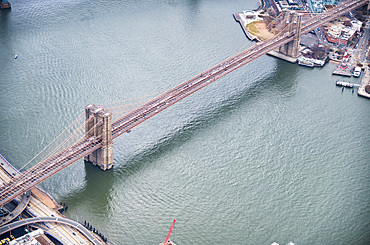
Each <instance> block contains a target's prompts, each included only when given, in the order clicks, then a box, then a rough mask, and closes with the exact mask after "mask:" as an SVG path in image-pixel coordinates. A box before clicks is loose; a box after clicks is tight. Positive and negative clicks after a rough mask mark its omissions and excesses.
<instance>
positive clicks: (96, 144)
mask: <svg viewBox="0 0 370 245" xmlns="http://www.w3.org/2000/svg"><path fill="white" fill-rule="evenodd" d="M368 1H369V0H348V1H346V2H344V3H342V4H341V5H339V6H337V7H335V8H332V9H330V10H328V11H327V12H324V13H322V14H318V15H317V16H314V17H312V18H310V19H307V20H305V21H303V22H302V24H301V29H300V30H298V29H297V30H296V29H295V28H293V26H294V22H292V23H290V24H289V25H288V26H287V27H289V28H287V27H285V28H284V29H283V30H281V31H280V33H278V34H277V35H276V36H275V37H274V38H272V39H270V40H267V41H264V42H260V43H257V44H255V45H254V46H252V47H250V48H249V49H247V50H245V51H242V52H240V53H238V54H236V55H233V56H231V57H230V58H228V59H226V60H224V61H222V62H221V63H219V64H217V65H215V66H214V67H212V68H210V69H208V70H206V71H204V72H202V73H200V74H199V75H197V76H195V77H194V78H192V79H190V80H188V81H186V82H184V83H182V84H180V85H178V86H176V87H175V88H173V89H171V90H169V91H167V92H165V93H164V94H162V95H160V96H158V97H156V98H155V99H153V100H151V101H150V102H148V103H146V104H145V105H144V106H141V107H139V108H138V109H136V110H134V111H133V112H131V113H128V114H126V115H125V116H123V117H122V118H120V119H118V120H117V121H115V122H113V124H112V135H111V136H112V138H116V137H118V136H120V135H122V134H123V133H125V132H129V131H130V130H131V129H132V128H133V127H135V126H137V125H138V124H140V123H142V122H144V121H146V120H147V119H149V118H150V117H152V116H154V115H155V114H157V113H159V112H161V111H163V110H164V109H166V108H168V107H170V106H171V105H173V104H175V103H177V102H179V101H181V100H182V99H184V98H186V97H187V96H189V95H191V94H193V93H195V92H196V91H198V90H200V89H201V88H204V87H205V86H207V85H209V84H211V83H213V82H215V81H216V80H218V79H220V78H221V77H223V76H225V75H227V74H229V73H230V72H232V71H234V70H236V69H238V68H240V67H242V66H244V65H246V64H248V63H249V62H251V61H253V60H255V59H257V58H259V57H260V56H262V55H265V54H266V53H268V52H270V51H272V50H275V49H277V48H279V47H281V46H283V45H285V44H287V43H289V42H291V41H293V40H294V39H295V40H296V39H297V36H300V35H301V34H302V35H303V34H305V33H308V32H309V31H311V30H313V29H315V28H317V27H319V26H320V25H322V24H325V23H327V22H329V21H330V20H332V19H334V18H336V17H338V16H340V15H343V14H345V13H346V12H348V11H351V10H353V9H357V8H359V7H360V6H362V5H364V4H366V3H368ZM296 34H297V35H296ZM101 144H102V136H99V137H94V138H88V139H84V140H81V141H78V142H77V143H74V144H73V145H71V146H70V147H69V148H67V149H64V150H62V151H60V152H58V153H56V154H55V155H53V156H51V157H49V158H48V159H46V160H45V161H42V162H40V163H39V164H37V165H35V166H34V167H32V168H30V169H28V170H27V171H25V172H24V173H23V174H22V176H21V177H16V178H14V179H12V181H11V183H8V184H7V185H6V186H3V187H2V188H1V192H0V206H3V205H4V204H6V203H7V202H9V201H11V200H13V199H14V198H15V197H17V196H19V195H21V194H22V193H24V192H26V191H28V190H30V189H32V188H33V187H34V186H36V185H37V184H39V183H41V182H42V181H44V180H46V179H47V178H49V177H51V176H53V175H54V174H56V173H57V172H59V171H61V170H62V169H64V168H66V167H68V166H70V165H71V164H72V163H74V162H76V161H77V160H78V159H81V158H82V157H85V156H87V155H89V154H91V153H92V152H94V151H96V150H97V149H100V148H101Z"/></svg>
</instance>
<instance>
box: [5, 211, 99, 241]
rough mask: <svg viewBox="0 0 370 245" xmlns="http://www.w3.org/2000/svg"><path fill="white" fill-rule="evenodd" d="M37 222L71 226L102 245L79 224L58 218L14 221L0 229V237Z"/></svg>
mask: <svg viewBox="0 0 370 245" xmlns="http://www.w3.org/2000/svg"><path fill="white" fill-rule="evenodd" d="M39 222H53V223H61V224H64V225H68V226H71V227H73V228H75V229H77V230H79V231H80V232H81V233H82V234H84V236H85V237H86V238H88V239H89V240H90V241H91V242H92V243H93V244H96V245H103V243H101V242H100V241H99V240H98V239H97V238H95V236H94V235H93V233H92V232H91V231H89V230H88V229H86V228H85V227H84V226H83V225H81V224H80V223H78V222H76V221H73V220H70V219H66V218H60V217H36V218H30V219H23V220H19V221H16V222H13V223H10V224H8V225H4V226H2V227H0V235H1V234H4V233H6V232H8V231H11V230H13V229H15V228H18V227H21V226H24V225H28V224H33V223H39Z"/></svg>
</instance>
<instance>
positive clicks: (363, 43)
mask: <svg viewBox="0 0 370 245" xmlns="http://www.w3.org/2000/svg"><path fill="white" fill-rule="evenodd" d="M369 35H370V22H367V23H366V25H365V28H364V33H363V35H362V37H361V38H360V40H359V41H358V43H357V45H356V48H355V50H354V56H355V59H356V60H358V61H360V62H366V53H367V52H366V51H367V48H368V43H369Z"/></svg>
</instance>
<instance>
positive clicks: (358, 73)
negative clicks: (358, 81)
mask: <svg viewBox="0 0 370 245" xmlns="http://www.w3.org/2000/svg"><path fill="white" fill-rule="evenodd" d="M360 75H361V67H356V68H355V71H354V72H353V76H354V77H359V76H360Z"/></svg>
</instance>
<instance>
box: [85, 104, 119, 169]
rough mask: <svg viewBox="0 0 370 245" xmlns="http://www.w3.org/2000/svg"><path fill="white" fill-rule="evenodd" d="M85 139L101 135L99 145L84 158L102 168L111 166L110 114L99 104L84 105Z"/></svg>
mask: <svg viewBox="0 0 370 245" xmlns="http://www.w3.org/2000/svg"><path fill="white" fill-rule="evenodd" d="M85 115H86V124H85V139H93V138H97V137H101V147H100V148H98V149H97V150H95V151H94V152H92V153H91V154H90V155H87V156H85V158H84V160H85V161H87V162H91V163H92V164H94V165H96V166H99V167H100V168H101V169H102V170H107V169H111V168H112V167H113V138H112V114H111V113H110V112H107V111H105V110H104V109H103V108H101V107H100V106H96V105H94V104H90V105H88V106H86V107H85Z"/></svg>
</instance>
